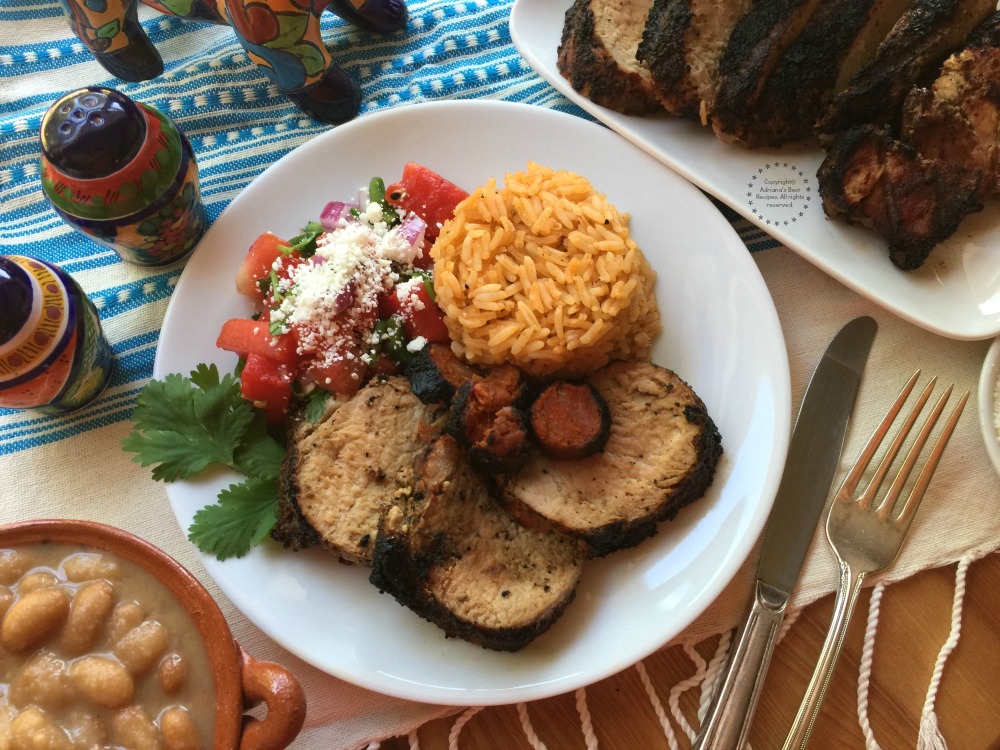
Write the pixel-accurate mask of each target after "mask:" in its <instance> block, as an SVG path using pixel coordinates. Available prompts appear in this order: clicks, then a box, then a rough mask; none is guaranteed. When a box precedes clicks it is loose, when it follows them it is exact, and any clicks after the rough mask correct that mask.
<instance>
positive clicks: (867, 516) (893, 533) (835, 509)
mask: <svg viewBox="0 0 1000 750" xmlns="http://www.w3.org/2000/svg"><path fill="white" fill-rule="evenodd" d="M919 376H920V371H919V370H918V371H917V372H915V373H914V374H913V376H912V377H911V378H910V379H909V381H908V382H907V383H906V385H905V386H904V387H903V390H902V391H901V392H900V394H899V396H898V397H897V399H896V401H895V402H893V404H892V407H891V408H890V409H889V412H888V413H887V414H886V415H885V417H884V418H883V420H882V422H881V423H880V424H879V426H878V427H877V428H876V430H875V432H874V433H873V434H872V436H871V438H869V440H868V443H867V444H866V445H865V447H864V449H863V450H862V451H861V455H860V456H859V457H858V460H857V463H855V465H854V467H853V468H852V469H851V470H850V472H849V473H848V475H847V477H846V478H845V479H844V483H843V485H842V486H841V487H840V489H839V490H838V491H837V494H836V496H835V497H834V500H833V503H832V504H831V506H830V511H829V515H828V516H827V519H826V538H827V541H828V542H829V543H830V546H831V547H832V548H833V551H834V553H835V554H836V555H837V559H838V561H839V563H840V583H839V586H838V588H837V598H836V601H835V603H834V608H833V622H831V623H830V630H829V632H828V633H827V635H826V640H825V641H824V642H823V648H822V650H821V651H820V655H819V660H818V662H817V664H816V668H815V670H814V671H813V674H812V678H811V679H810V680H809V685H808V687H807V688H806V694H805V697H803V699H802V703H801V705H800V706H799V710H798V713H797V714H796V716H795V721H794V722H793V723H792V728H791V731H789V733H788V736H787V738H786V739H785V744H784V745H783V750H804V748H805V747H806V746H807V745H808V744H809V736H810V734H811V733H812V729H813V725H814V724H815V722H816V717H817V716H818V715H819V711H820V706H821V705H822V703H823V698H824V697H825V695H826V689H827V687H828V686H829V684H830V678H831V677H832V676H833V669H834V666H835V665H836V663H837V657H838V656H839V655H840V649H841V647H842V646H843V645H844V636H845V635H846V634H847V624H848V622H849V621H850V619H851V613H852V612H853V611H854V605H855V604H856V603H857V600H858V595H859V594H860V593H861V585H862V583H863V582H864V579H865V577H866V576H868V575H869V574H871V573H875V572H878V571H881V570H884V569H885V568H887V567H889V566H890V565H891V564H892V563H893V562H894V561H895V559H896V557H897V556H898V555H899V550H900V548H901V547H902V546H903V539H904V538H905V537H906V532H907V531H908V530H909V528H910V522H911V521H912V520H913V516H914V515H915V514H916V512H917V506H918V505H920V500H921V499H922V498H923V496H924V492H925V491H926V489H927V485H928V484H930V481H931V477H932V476H933V474H934V471H935V470H936V469H937V465H938V461H939V460H940V459H941V454H942V453H944V449H945V446H946V445H947V444H948V439H949V438H950V437H951V433H952V432H953V431H954V429H955V425H956V424H957V423H958V418H959V417H960V416H961V414H962V409H963V408H964V407H965V402H966V401H967V400H968V398H969V394H968V393H966V394H965V395H964V396H962V398H961V400H960V401H959V402H958V404H957V405H956V407H955V409H954V411H953V412H952V413H951V416H950V417H949V418H948V421H947V422H946V423H945V425H944V427H943V428H942V429H941V433H940V435H939V436H938V439H937V442H936V443H935V444H934V446H933V448H931V450H930V453H929V454H928V456H927V460H926V462H925V463H924V466H923V469H921V471H920V473H919V475H918V476H917V478H916V480H915V481H914V483H913V485H912V488H911V490H910V493H909V495H908V496H907V497H906V498H905V499H904V500H903V501H902V503H901V507H900V509H899V511H898V512H897V513H895V514H894V512H893V511H894V509H895V508H896V505H897V501H899V499H900V495H901V494H902V492H903V489H904V487H905V485H906V483H907V480H908V479H909V476H910V474H911V473H912V471H913V469H914V467H915V465H916V463H917V461H918V460H919V458H920V453H921V451H922V449H923V447H924V445H925V444H926V442H927V439H928V437H930V434H931V431H932V430H933V429H934V425H935V424H936V423H937V420H938V418H939V417H940V416H941V412H942V411H943V410H944V407H945V404H946V402H947V401H948V398H949V396H950V395H951V392H952V386H948V388H946V389H945V391H944V393H943V394H942V395H941V397H940V398H939V399H938V401H937V403H936V404H935V406H934V409H933V410H932V411H931V413H930V415H929V416H928V418H927V421H926V422H925V423H924V425H923V427H922V428H921V429H920V431H919V433H918V434H917V436H916V437H915V438H914V441H913V444H912V446H911V447H910V450H909V452H908V453H907V454H906V456H905V457H904V458H903V462H902V464H901V466H900V468H899V471H898V472H897V474H896V476H895V478H894V479H893V480H892V484H891V485H890V487H889V490H888V492H887V493H886V494H885V497H884V498H882V499H881V500H878V501H877V500H876V495H877V494H878V492H879V489H880V488H881V486H882V483H883V482H884V480H885V479H886V475H887V474H888V473H889V470H890V469H891V468H892V464H893V461H894V460H895V458H896V456H897V454H898V453H899V450H900V448H901V447H902V446H903V443H904V442H905V441H906V438H907V436H908V435H909V433H910V430H911V429H912V427H913V425H914V423H915V422H916V421H917V418H918V417H919V416H920V412H921V411H922V410H923V407H924V404H925V403H926V402H927V400H928V398H930V395H931V391H933V389H934V386H935V383H936V382H937V378H932V379H931V381H930V383H928V384H927V386H926V387H925V388H924V390H923V392H922V393H921V394H920V397H919V398H918V399H917V403H916V404H915V405H914V407H913V409H912V410H911V411H910V413H909V414H908V415H907V416H906V418H905V419H904V420H903V422H902V424H901V425H900V428H899V431H898V432H897V434H896V436H895V438H893V440H892V442H891V443H890V444H889V447H888V449H887V450H886V453H885V455H884V456H883V458H882V460H881V462H880V463H879V465H878V468H877V469H876V470H875V473H874V475H873V476H872V479H871V481H870V482H869V484H868V486H867V487H866V488H865V490H864V491H863V492H862V493H861V494H860V495H856V494H855V493H856V492H857V489H858V484H859V483H860V482H861V479H862V477H863V475H864V474H865V472H866V470H867V469H868V465H869V464H870V463H871V461H872V458H873V457H874V455H875V453H876V451H877V450H878V448H879V447H880V446H881V444H882V442H883V440H884V439H885V436H886V434H887V433H888V432H889V429H890V428H891V427H892V424H893V422H894V421H895V419H896V416H897V415H898V414H899V411H900V409H901V408H902V407H903V404H904V403H905V402H906V399H907V397H908V396H909V395H910V392H911V391H912V390H913V386H914V385H915V384H916V382H917V378H918V377H919Z"/></svg>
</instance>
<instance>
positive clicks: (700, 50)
mask: <svg viewBox="0 0 1000 750" xmlns="http://www.w3.org/2000/svg"><path fill="white" fill-rule="evenodd" d="M750 5H751V0H731V1H730V2H721V3H720V2H716V1H715V0H653V5H652V7H651V8H650V10H649V15H648V16H647V18H646V28H645V29H644V30H643V33H642V41H641V42H640V43H639V46H638V48H637V50H636V57H637V58H638V59H639V61H640V62H641V63H644V64H645V65H646V66H647V67H648V68H649V73H650V75H651V77H652V79H653V87H654V90H655V93H656V96H657V98H658V99H659V100H660V102H661V103H662V104H663V106H664V108H665V109H666V110H667V111H668V112H670V113H672V114H675V115H677V116H679V117H690V118H696V119H702V114H703V111H707V110H709V109H711V107H712V105H713V103H714V100H715V92H716V90H717V89H718V86H719V60H720V59H721V58H722V53H723V51H724V50H725V48H726V43H727V42H728V41H729V35H730V34H731V33H732V31H733V28H734V27H735V26H736V23H737V21H739V20H740V18H742V17H743V14H744V13H746V12H747V10H748V9H749V8H750ZM702 122H703V124H707V123H705V121H704V120H702Z"/></svg>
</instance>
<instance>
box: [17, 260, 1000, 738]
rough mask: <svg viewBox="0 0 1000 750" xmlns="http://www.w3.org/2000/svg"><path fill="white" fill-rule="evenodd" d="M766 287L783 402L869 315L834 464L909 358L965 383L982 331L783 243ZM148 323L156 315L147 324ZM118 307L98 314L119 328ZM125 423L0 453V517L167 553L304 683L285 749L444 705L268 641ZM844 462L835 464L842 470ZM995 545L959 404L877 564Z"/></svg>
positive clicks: (720, 605) (730, 599)
mask: <svg viewBox="0 0 1000 750" xmlns="http://www.w3.org/2000/svg"><path fill="white" fill-rule="evenodd" d="M755 257H756V259H757V262H758V265H759V267H760V269H761V272H762V273H763V275H764V278H765V280H766V281H767V283H768V285H769V287H770V289H771V293H772V295H773V296H774V300H775V305H776V307H777V310H778V313H779V316H780V319H781V324H782V327H783V330H784V333H785V338H786V341H787V344H788V352H789V358H790V366H791V375H792V388H793V393H792V398H793V408H794V409H797V407H798V401H799V399H800V398H801V395H802V392H803V390H804V388H805V385H806V382H807V380H808V378H809V376H810V375H811V373H812V369H813V368H814V367H815V365H816V362H817V361H818V359H819V357H820V356H821V354H822V352H823V350H824V348H825V347H826V345H827V343H828V342H829V340H830V339H831V338H832V337H833V335H834V334H835V333H836V332H837V330H839V329H840V327H841V326H842V325H843V324H844V323H846V322H847V321H848V320H850V319H851V318H853V317H855V316H857V315H872V316H873V317H875V318H876V320H877V321H878V323H879V333H878V336H877V337H876V340H875V345H874V348H873V351H872V355H871V360H870V363H869V366H868V371H867V373H866V376H865V379H864V382H863V384H862V389H861V393H860V395H859V406H858V410H857V413H856V417H855V419H854V421H853V423H852V426H851V429H850V432H849V435H848V444H847V447H846V450H845V455H844V459H843V461H842V464H843V467H846V466H847V465H848V464H849V463H851V462H853V458H854V456H855V455H856V454H857V452H858V449H859V446H860V444H861V443H862V442H863V441H864V439H865V438H866V437H867V435H868V434H869V433H870V431H871V429H872V428H873V426H874V423H875V422H876V421H877V417H878V416H879V415H880V414H881V413H882V412H883V411H884V409H885V407H886V405H887V404H888V403H889V401H890V400H891V399H892V398H893V397H894V396H895V394H896V392H897V391H898V389H899V388H900V387H901V386H902V384H903V382H904V381H905V379H906V377H908V376H909V375H910V374H912V372H913V371H914V370H916V369H917V368H918V367H920V368H923V370H924V372H925V373H926V375H927V376H928V377H929V376H930V375H931V374H937V375H938V376H939V377H940V379H941V381H942V382H955V384H956V390H960V391H964V390H965V389H970V390H973V392H975V391H974V389H975V385H976V381H977V377H978V372H979V367H980V364H981V362H982V358H983V355H984V354H985V351H986V348H987V344H988V342H971V343H970V342H956V341H949V340H947V339H943V338H941V337H939V336H935V335H933V334H930V333H926V332H924V331H922V330H920V329H918V328H916V327H914V326H912V325H910V324H908V323H905V322H903V321H901V320H899V319H897V318H895V317H894V316H893V315H892V314H890V313H888V312H885V311H883V310H881V309H880V308H879V307H877V306H876V305H874V304H872V303H870V302H867V301H865V300H863V299H862V298H860V297H859V296H858V295H856V294H854V293H853V292H851V291H849V290H848V289H846V288H845V287H844V286H842V285H841V284H839V283H838V282H836V281H834V280H832V279H831V278H829V277H828V276H826V275H825V274H823V273H822V272H821V271H819V270H817V269H815V268H814V267H813V266H811V265H810V264H808V263H807V262H805V261H804V260H802V259H801V258H799V257H798V256H796V255H794V254H793V253H791V252H789V251H787V250H784V249H778V250H768V251H765V252H761V253H758V254H757V255H756V256H755ZM158 323H159V321H156V325H158ZM128 325H130V323H129V321H128V319H127V316H125V317H121V318H116V319H114V320H112V321H109V323H108V324H107V325H106V330H107V332H108V335H109V337H110V338H111V339H112V340H120V338H121V337H123V336H124V335H125V333H126V331H125V330H124V328H123V327H126V326H128ZM128 431H129V424H128V423H118V424H113V425H109V426H106V427H103V428H100V429H97V430H93V431H90V432H87V433H85V434H83V435H79V436H76V437H71V438H67V439H64V440H61V441H58V442H56V443H52V444H49V445H46V446H43V447H39V448H34V449H32V450H30V451H22V452H20V453H15V454H13V455H8V456H3V457H0V478H2V483H0V494H2V500H3V503H2V513H0V521H3V522H9V521H14V520H21V519H28V518H41V517H74V518H84V519H91V520H97V521H101V522H104V523H109V524H112V525H115V526H119V527H122V528H125V529H127V530H130V531H132V532H135V533H137V534H139V535H140V536H142V537H144V538H146V539H147V540H149V541H151V542H152V543H154V544H156V545H157V546H159V547H161V548H162V549H164V550H166V551H167V552H168V553H170V554H171V555H173V556H174V557H175V558H177V559H178V560H179V561H180V562H181V563H182V564H184V565H185V566H186V567H188V569H189V570H191V572H192V573H194V574H195V575H196V576H197V577H198V578H199V579H200V580H201V581H202V582H203V583H204V584H205V585H206V587H207V588H208V589H209V591H210V592H211V593H212V594H213V595H214V596H215V598H216V600H217V601H218V602H219V604H220V606H221V607H222V610H223V612H224V613H225V615H226V617H227V620H228V621H229V623H230V625H231V627H232V630H233V632H234V635H235V637H236V639H237V640H238V641H239V642H240V643H241V644H243V646H244V647H245V648H246V649H247V650H248V651H249V652H250V653H251V654H252V655H253V656H254V657H256V658H257V659H262V660H270V661H276V662H278V663H280V664H282V665H284V666H286V667H287V668H288V669H290V670H292V671H293V672H294V673H295V675H296V676H297V677H298V679H299V681H300V682H301V683H302V685H303V687H304V688H305V690H306V694H307V699H308V701H309V709H308V713H307V718H306V728H305V730H304V731H303V733H302V734H301V736H300V737H299V738H298V739H297V740H296V741H295V743H294V744H293V745H292V747H293V748H295V750H312V749H313V748H316V749H317V750H319V749H320V748H322V750H354V749H355V748H363V747H365V746H366V745H367V744H368V743H369V741H376V740H378V739H382V738H385V737H391V736H399V735H405V734H407V733H408V732H409V731H410V730H412V729H414V728H416V727H418V726H420V725H421V724H423V723H424V722H426V721H428V720H430V719H433V718H436V717H438V716H443V715H447V714H449V713H452V712H454V711H455V709H454V708H452V707H442V706H432V705H425V704H419V703H411V702H408V701H403V700H397V699H393V698H388V697H385V696H380V695H377V694H374V693H371V692H369V691H366V690H363V689H361V688H357V687H355V686H353V685H349V684H347V683H344V682H342V681H340V680H338V679H335V678H333V677H330V676H328V675H325V674H323V673H321V672H319V671H318V670H316V669H314V668H312V667H310V666H309V665H307V664H305V663H304V662H302V661H300V660H299V659H297V658H296V657H294V656H292V655H291V654H289V653H288V652H286V651H285V650H284V649H282V648H280V647H279V646H277V645H276V644H275V643H273V642H272V641H271V640H270V639H269V638H267V637H266V636H265V635H263V634H262V633H261V632H260V631H259V630H258V629H257V628H256V627H254V626H253V625H252V624H251V623H249V622H248V621H247V620H246V618H245V617H243V615H242V614H240V613H239V612H238V611H237V610H236V609H235V607H233V605H232V604H230V603H229V602H228V601H227V600H226V598H225V597H224V596H223V595H222V594H221V593H220V592H219V590H218V588H217V587H216V586H215V584H214V583H213V582H212V581H211V579H210V578H209V577H208V575H207V574H206V573H205V571H204V569H203V568H202V567H201V565H200V563H199V561H198V559H197V556H196V555H195V552H194V548H193V546H192V545H191V544H189V543H188V542H187V540H186V539H185V536H184V532H183V531H182V530H181V529H180V527H179V526H178V524H177V521H176V520H175V518H174V516H173V513H172V511H171V510H170V506H169V504H168V502H167V499H166V495H165V492H164V488H163V486H162V485H160V484H158V483H156V482H154V481H153V480H152V479H151V478H150V475H149V471H148V470H147V469H143V468H141V467H139V466H138V465H136V464H134V463H132V462H131V460H130V456H129V455H127V454H125V453H124V452H123V451H122V450H121V449H120V442H121V439H122V438H123V437H124V436H125V435H126V434H127V432H128ZM842 473H843V469H842ZM998 545H1000V479H998V477H997V476H996V474H995V473H994V472H993V471H992V468H991V467H990V464H989V462H988V459H987V456H986V453H985V449H984V447H983V445H982V441H981V438H980V433H979V429H978V425H977V422H976V416H975V400H974V396H973V399H972V400H970V403H969V406H968V407H967V411H966V414H965V416H964V417H963V419H962V421H961V422H960V424H959V427H958V429H957V431H956V433H955V435H954V437H953V439H952V443H951V446H950V447H949V449H948V452H947V453H946V455H945V457H944V460H943V461H942V464H941V467H940V468H939V470H938V473H937V475H936V477H935V479H934V482H933V483H932V484H931V487H930V491H929V493H928V495H927V497H926V499H925V500H924V504H923V507H922V508H921V510H920V513H919V515H918V516H917V519H916V521H915V522H914V526H913V531H912V533H911V537H910V539H909V541H908V543H907V544H906V546H905V548H904V550H903V554H902V557H901V558H900V560H899V562H898V563H897V564H896V566H895V567H894V568H893V569H892V570H891V571H890V573H889V574H888V575H889V576H890V577H891V578H893V579H899V578H903V577H905V576H908V575H911V574H913V573H914V572H916V571H918V570H920V569H923V568H927V567H932V566H936V565H944V564H947V563H949V562H953V561H955V560H957V559H959V558H961V557H962V556H963V555H966V554H968V553H971V554H972V555H975V556H979V555H982V554H985V553H986V552H988V551H990V550H992V549H994V548H996V547H997V546H998ZM756 554H757V553H756V551H755V552H754V553H753V554H752V555H751V556H750V559H748V561H747V562H746V564H745V565H744V567H743V569H742V570H741V571H740V572H739V574H738V575H737V576H736V578H735V579H734V581H733V583H732V584H730V586H729V587H728V588H727V589H726V590H725V591H724V592H723V594H722V595H721V596H720V597H719V599H718V600H717V601H716V602H715V603H714V604H713V605H712V606H711V607H710V608H709V609H708V611H707V612H706V613H705V615H704V616H703V617H701V618H700V619H699V620H698V621H697V622H696V623H694V624H693V625H692V626H691V627H690V628H689V629H688V630H687V631H685V632H684V633H682V634H681V635H680V636H678V637H677V639H675V641H674V642H675V643H680V642H684V643H695V642H698V641H701V640H703V639H704V638H706V637H708V636H711V635H715V634H718V633H720V632H723V631H726V630H728V629H730V628H732V627H733V626H734V625H735V624H736V622H737V620H738V619H739V617H740V615H741V614H742V611H743V608H744V607H745V606H746V603H747V600H748V596H749V582H750V578H751V575H752V570H753V565H754V564H755V562H756ZM836 581H837V576H836V568H835V566H834V562H833V558H832V556H831V554H830V553H829V551H828V549H827V546H826V543H825V541H824V540H823V539H822V538H821V536H820V535H818V536H817V538H816V539H815V540H814V546H813V550H812V552H811V555H810V558H809V560H808V563H807V565H806V569H805V571H804V572H803V576H802V580H801V582H800V586H799V588H798V591H797V592H796V595H795V599H794V605H793V606H795V607H802V606H804V605H806V604H808V603H809V602H811V601H813V600H815V599H817V598H819V597H820V596H823V595H824V594H826V593H829V592H830V591H832V590H833V588H834V586H835V584H836Z"/></svg>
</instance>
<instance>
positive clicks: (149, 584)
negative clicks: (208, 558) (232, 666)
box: [0, 545, 215, 750]
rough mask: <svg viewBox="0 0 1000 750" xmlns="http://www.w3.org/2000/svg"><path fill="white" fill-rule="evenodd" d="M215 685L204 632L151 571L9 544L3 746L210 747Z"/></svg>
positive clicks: (1, 626) (1, 628)
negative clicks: (18, 548)
mask: <svg viewBox="0 0 1000 750" xmlns="http://www.w3.org/2000/svg"><path fill="white" fill-rule="evenodd" d="M154 612H155V613H156V616H155V617H153V616H152V614H151V613H154ZM212 689H213V687H212V677H211V673H210V670H209V666H208V659H207V655H206V654H205V651H204V648H203V647H202V645H201V638H200V635H199V634H198V631H197V628H196V627H195V626H194V623H193V622H192V621H191V620H190V618H189V616H188V614H187V612H186V611H184V610H183V608H182V607H180V606H179V604H178V603H177V602H176V601H174V600H173V594H171V593H170V592H169V591H167V589H165V588H163V587H162V586H161V585H160V584H159V582H157V581H156V580H155V579H154V578H153V577H152V576H150V575H149V574H148V573H146V572H145V571H141V570H140V569H138V568H136V567H135V566H132V564H131V563H128V562H126V561H124V560H119V559H118V558H115V557H113V556H109V555H106V554H104V553H100V552H90V551H86V550H85V551H81V550H80V549H79V548H73V547H69V546H65V545H63V546H59V545H40V546H37V547H31V548H30V551H28V552H25V551H22V550H10V549H0V750H7V749H8V748H9V749H10V750H74V749H75V748H81V747H88V748H92V747H105V746H112V745H113V746H116V747H127V748H129V749H130V750H201V749H202V748H205V747H206V745H205V744H204V743H203V742H202V737H207V738H209V740H210V738H211V736H212V731H213V727H212V719H213V716H214V703H215V701H214V699H213V698H212Z"/></svg>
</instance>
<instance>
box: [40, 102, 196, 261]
mask: <svg viewBox="0 0 1000 750" xmlns="http://www.w3.org/2000/svg"><path fill="white" fill-rule="evenodd" d="M41 140H42V165H41V166H42V190H43V191H44V192H45V195H46V197H48V199H49V201H50V202H51V203H52V206H53V207H54V208H55V209H56V211H57V212H58V213H59V215H60V216H61V217H62V218H63V219H64V220H65V221H66V222H67V223H69V224H70V225H71V226H73V227H74V228H76V229H79V230H80V231H82V232H84V233H85V234H87V235H88V236H90V237H91V238H93V239H94V240H96V241H97V242H100V243H102V244H104V245H107V246H109V247H112V248H114V250H115V251H116V252H117V253H118V255H119V256H121V258H122V259H123V260H126V261H129V262H130V263H137V264H139V265H143V266H159V265H164V264H166V263H173V262H175V261H178V260H180V259H182V258H184V257H185V256H186V255H188V253H190V252H191V251H192V250H193V249H194V246H195V245H196V244H197V242H198V240H199V239H200V238H201V235H202V234H203V233H204V231H205V227H206V224H207V220H206V217H205V209H204V206H203V205H202V202H201V193H200V190H199V188H198V165H197V164H196V163H195V158H194V152H193V151H192V150H191V144H190V143H188V140H187V138H186V137H185V136H184V134H183V133H182V132H181V131H180V130H179V129H178V128H177V126H176V125H175V124H174V123H173V121H171V120H170V118H168V117H166V116H164V115H163V114H161V113H160V112H157V111H156V110H155V109H153V108H152V107H147V106H145V105H143V104H138V103H136V102H134V101H132V100H131V99H129V98H128V97H127V96H125V95H124V94H122V93H120V92H118V91H115V90H114V89H106V88H98V87H90V88H86V89H80V90H78V91H73V92H71V93H69V94H66V95H65V96H63V97H62V98H61V99H59V100H58V101H57V102H56V103H55V104H53V105H52V106H51V107H50V108H49V111H48V112H46V113H45V116H44V117H43V118H42V128H41Z"/></svg>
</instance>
